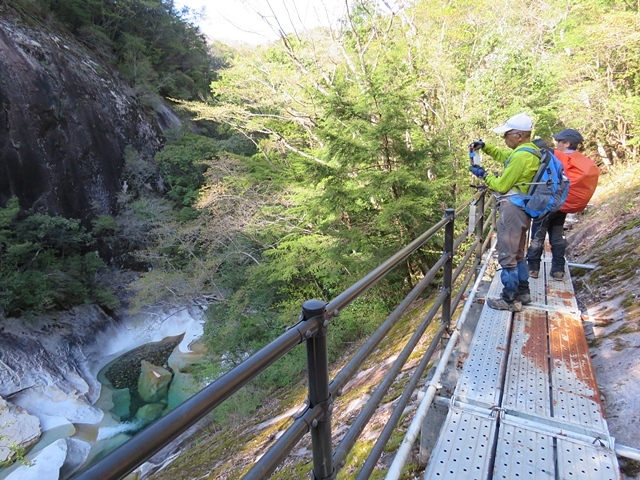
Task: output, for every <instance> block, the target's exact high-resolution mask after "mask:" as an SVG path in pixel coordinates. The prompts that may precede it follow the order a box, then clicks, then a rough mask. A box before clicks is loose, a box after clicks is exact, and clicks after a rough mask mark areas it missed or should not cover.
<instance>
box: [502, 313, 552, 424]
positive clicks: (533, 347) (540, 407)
mask: <svg viewBox="0 0 640 480" xmlns="http://www.w3.org/2000/svg"><path fill="white" fill-rule="evenodd" d="M548 355H549V349H548V340H547V314H546V312H543V311H540V310H528V309H527V310H525V311H523V312H521V313H518V314H516V315H514V320H513V333H512V338H511V351H510V353H509V362H508V368H507V375H506V377H505V388H504V390H505V395H504V398H503V400H502V407H503V408H506V409H508V410H515V411H519V412H524V413H529V414H532V415H543V416H547V417H549V416H551V404H550V401H549V368H548V367H549V358H548Z"/></svg>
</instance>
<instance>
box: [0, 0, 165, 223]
mask: <svg viewBox="0 0 640 480" xmlns="http://www.w3.org/2000/svg"><path fill="white" fill-rule="evenodd" d="M159 119H161V120H159ZM167 122H168V123H174V124H175V123H176V122H177V119H176V118H175V116H174V117H171V116H170V115H169V116H168V115H167V113H166V112H164V113H163V115H160V114H158V115H153V114H152V115H149V114H147V113H145V112H144V111H143V110H142V108H141V107H140V106H139V105H138V103H137V102H136V100H135V98H134V96H133V94H132V92H131V90H130V89H128V88H127V87H126V85H124V84H123V83H122V82H121V81H120V80H118V78H117V77H116V76H115V75H114V74H113V73H112V72H111V71H110V70H109V68H108V67H106V66H104V65H100V63H99V62H98V61H97V60H96V58H95V57H94V56H93V55H92V54H91V53H90V52H89V51H88V50H87V49H86V48H85V47H83V46H82V45H81V44H80V43H79V42H77V41H76V40H75V39H73V38H70V37H68V36H63V34H62V33H60V32H59V31H55V30H54V29H53V28H52V27H50V26H47V25H44V24H40V23H36V20H34V19H27V20H25V19H21V18H20V17H19V16H18V15H17V14H16V12H15V11H14V10H13V9H12V8H11V7H8V6H5V5H0V206H4V205H5V204H6V202H7V200H8V199H9V198H10V197H11V196H17V197H18V199H19V200H20V205H21V207H22V208H24V209H30V210H32V211H34V212H43V213H44V212H48V213H50V214H59V215H64V216H67V217H74V218H80V219H82V220H85V221H86V220H87V219H90V218H92V217H94V216H96V215H99V214H110V213H112V212H113V209H114V206H115V193H117V192H118V191H119V190H120V189H121V184H120V180H119V176H120V173H121V171H122V167H123V162H124V160H123V153H124V149H125V147H126V146H127V145H131V146H132V147H133V148H135V149H136V150H137V151H138V152H140V153H141V154H143V155H151V154H153V153H154V152H155V151H156V150H157V149H158V147H159V145H160V137H159V134H160V129H161V127H162V126H169V125H166V123H167ZM160 123H163V124H164V125H160Z"/></svg>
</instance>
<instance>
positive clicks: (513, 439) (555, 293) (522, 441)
mask: <svg viewBox="0 0 640 480" xmlns="http://www.w3.org/2000/svg"><path fill="white" fill-rule="evenodd" d="M549 260H550V259H549V253H548V252H547V255H546V257H545V259H544V260H543V263H542V265H541V278H539V279H537V280H535V279H534V280H532V281H531V282H530V287H531V290H532V299H533V303H532V304H531V305H529V306H526V307H525V308H524V310H523V311H522V312H520V313H516V314H513V319H512V318H511V317H512V314H511V313H509V312H504V311H496V310H492V309H490V308H489V307H488V305H486V304H485V306H484V307H483V310H482V313H481V316H480V319H479V321H478V326H477V328H476V331H475V333H474V337H473V340H472V343H471V346H470V351H469V358H468V359H467V360H466V362H465V364H464V370H463V372H462V374H461V376H460V378H459V380H458V384H457V385H456V389H455V391H454V400H455V407H452V408H451V410H450V411H449V414H448V416H447V419H446V420H445V423H444V425H443V427H442V430H441V433H440V437H439V439H438V442H437V444H436V446H435V447H434V449H433V453H432V459H431V460H430V462H429V465H428V467H427V469H426V471H425V476H424V478H425V479H435V478H438V479H439V478H447V479H449V478H451V479H458V478H461V479H464V480H466V479H467V478H469V479H475V478H478V479H480V478H481V479H483V480H485V479H518V478H523V479H534V480H536V479H546V478H549V479H562V480H566V479H571V478H575V479H583V478H584V479H594V480H596V479H597V480H609V479H619V478H620V472H619V467H618V463H617V458H616V456H615V453H614V451H613V446H612V443H611V442H610V439H609V434H608V429H607V425H606V421H605V419H604V417H603V410H604V409H603V407H602V404H601V401H600V393H599V391H598V387H597V383H596V380H595V373H594V370H593V366H592V364H591V358H590V356H589V350H588V347H587V344H586V339H585V337H584V332H583V330H582V323H581V320H580V315H579V311H578V308H577V303H576V301H575V297H574V296H573V288H572V285H571V280H570V277H569V272H568V269H567V270H566V271H565V279H563V280H562V281H558V280H555V279H551V278H550V277H549V273H548V271H549V270H550V268H549V267H550V263H549ZM501 291H502V285H501V283H500V279H499V274H497V275H495V277H494V279H493V282H492V284H491V286H490V288H489V293H488V294H487V297H497V296H499V295H500V293H501ZM538 302H539V303H538ZM510 329H511V334H510V335H509V330H510ZM509 339H510V343H509V344H507V340H509ZM507 352H508V358H507ZM503 381H504V384H503V383H502V382H503ZM502 390H504V395H503V396H502V397H501V395H500V394H501V392H502ZM479 412H485V413H479ZM492 413H493V414H496V415H498V414H499V416H498V417H494V416H493V415H492ZM470 431H471V432H473V433H474V435H469V432H470ZM479 432H483V433H484V432H488V433H486V435H484V436H483V435H480V434H479ZM494 434H495V435H494ZM599 439H600V440H599ZM487 442H489V444H487ZM485 452H488V453H489V454H493V455H494V457H493V459H491V460H489V459H487V457H486V453H485ZM470 455H472V456H470ZM473 455H476V457H475V458H474V457H473ZM490 465H493V469H492V471H488V470H487V469H489V468H491V467H490Z"/></svg>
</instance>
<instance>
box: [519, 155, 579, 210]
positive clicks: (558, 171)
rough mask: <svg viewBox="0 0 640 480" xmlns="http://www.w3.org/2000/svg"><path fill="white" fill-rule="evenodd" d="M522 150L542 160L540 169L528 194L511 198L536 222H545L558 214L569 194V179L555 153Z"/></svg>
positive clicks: (530, 184) (530, 185)
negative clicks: (552, 215)
mask: <svg viewBox="0 0 640 480" xmlns="http://www.w3.org/2000/svg"><path fill="white" fill-rule="evenodd" d="M520 150H524V151H526V152H529V153H532V154H534V155H535V156H536V157H538V158H539V159H540V167H539V168H538V171H537V172H536V174H535V176H534V177H533V180H532V181H531V183H527V184H525V185H529V189H528V191H527V193H526V194H523V195H515V196H513V197H511V202H512V203H513V204H514V205H516V206H518V207H520V208H522V209H523V210H524V211H525V212H526V213H527V215H529V216H530V217H531V218H533V219H534V220H543V219H544V218H546V217H547V216H548V215H550V214H552V213H555V212H557V211H558V210H559V209H560V207H561V206H562V204H563V203H564V201H565V200H566V199H567V194H568V193H569V179H568V178H567V177H566V176H565V174H564V167H563V166H562V162H561V161H560V160H558V157H556V156H555V155H554V154H553V151H552V150H550V149H547V148H543V149H541V150H540V151H537V150H534V149H533V148H528V147H524V148H521V149H520Z"/></svg>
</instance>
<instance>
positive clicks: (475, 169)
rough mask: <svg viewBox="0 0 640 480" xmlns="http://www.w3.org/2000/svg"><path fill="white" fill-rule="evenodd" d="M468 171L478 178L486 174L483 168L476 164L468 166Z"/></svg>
mask: <svg viewBox="0 0 640 480" xmlns="http://www.w3.org/2000/svg"><path fill="white" fill-rule="evenodd" d="M469 171H470V172H471V173H473V174H474V175H475V176H476V177H478V178H482V179H484V177H486V176H487V172H485V171H484V168H482V167H479V166H477V165H473V166H472V167H469Z"/></svg>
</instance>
